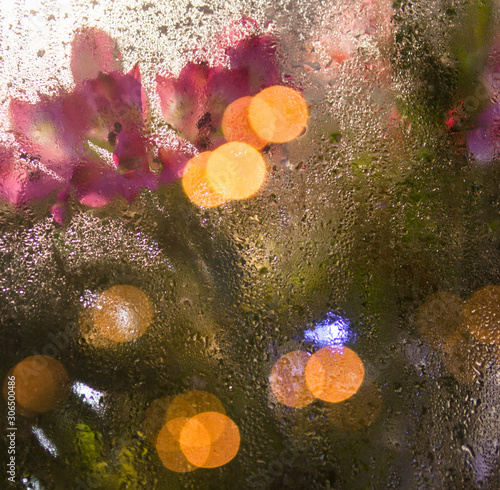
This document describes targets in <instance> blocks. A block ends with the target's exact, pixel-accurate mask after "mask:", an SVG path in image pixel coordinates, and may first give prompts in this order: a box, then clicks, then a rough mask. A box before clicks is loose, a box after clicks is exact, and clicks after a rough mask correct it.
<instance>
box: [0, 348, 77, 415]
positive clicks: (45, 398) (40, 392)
mask: <svg viewBox="0 0 500 490" xmlns="http://www.w3.org/2000/svg"><path fill="white" fill-rule="evenodd" d="M10 375H12V376H14V377H15V381H16V385H15V397H16V403H18V404H19V406H20V407H21V408H22V409H25V412H23V410H21V411H20V412H21V413H23V414H26V415H34V414H36V413H41V412H47V411H49V410H54V409H55V408H57V406H58V405H60V404H61V403H62V402H63V401H64V400H65V399H66V397H67V396H68V394H69V377H68V373H67V372H66V369H65V368H64V366H63V365H62V364H61V363H60V362H59V361H58V360H56V359H54V358H52V357H48V356H42V355H36V356H30V357H27V358H26V359H24V360H22V361H21V362H20V363H18V364H16V366H15V367H14V368H13V369H12V370H11V371H10V372H9V374H8V375H7V377H6V378H5V382H4V386H3V394H4V397H6V394H7V381H8V376H10Z"/></svg>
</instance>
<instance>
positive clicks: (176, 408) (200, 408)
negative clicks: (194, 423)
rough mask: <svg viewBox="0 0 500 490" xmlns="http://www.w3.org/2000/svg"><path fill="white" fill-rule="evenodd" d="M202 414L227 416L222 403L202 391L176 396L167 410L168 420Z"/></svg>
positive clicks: (187, 392)
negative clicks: (213, 413) (212, 413)
mask: <svg viewBox="0 0 500 490" xmlns="http://www.w3.org/2000/svg"><path fill="white" fill-rule="evenodd" d="M202 412H218V413H222V414H225V413H226V411H225V410H224V406H223V405H222V402H221V401H220V400H219V399H218V398H217V397H216V396H215V395H212V393H209V392H208V391H202V390H192V391H186V392H185V393H182V394H180V395H178V396H176V397H175V398H174V399H173V400H172V402H171V403H170V405H169V406H168V408H167V414H166V420H167V421H168V420H172V419H175V418H178V417H187V418H191V417H194V416H195V415H198V414H199V413H202Z"/></svg>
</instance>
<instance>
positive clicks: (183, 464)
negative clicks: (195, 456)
mask: <svg viewBox="0 0 500 490" xmlns="http://www.w3.org/2000/svg"><path fill="white" fill-rule="evenodd" d="M188 421H189V418H187V417H178V418H175V419H172V420H169V421H168V422H167V423H166V424H165V425H164V426H163V428H162V429H161V430H160V432H159V434H158V438H157V439H156V451H157V452H158V456H159V457H160V459H161V462H162V463H163V465H164V466H165V467H166V468H168V469H169V470H172V471H175V472H177V473H187V472H188V471H193V470H195V469H196V468H197V466H195V465H193V464H192V463H190V462H189V461H188V460H187V458H186V456H185V455H184V453H183V452H182V450H181V446H180V443H179V440H180V436H181V432H182V429H183V428H184V426H185V425H186V423H187V422H188Z"/></svg>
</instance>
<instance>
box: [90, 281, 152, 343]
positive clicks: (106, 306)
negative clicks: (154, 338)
mask: <svg viewBox="0 0 500 490" xmlns="http://www.w3.org/2000/svg"><path fill="white" fill-rule="evenodd" d="M152 320H153V306H152V304H151V301H150V299H149V298H148V296H147V295H146V294H145V293H144V292H142V291H141V290H140V289H138V288H136V287H134V286H128V285H123V284H121V285H117V286H113V287H111V288H109V289H107V290H106V291H103V292H102V293H101V294H100V295H99V297H98V299H97V303H96V305H95V306H94V308H93V327H94V328H93V330H94V331H93V332H92V333H91V335H89V336H88V337H89V339H91V340H92V337H93V336H95V337H96V339H97V340H96V342H99V337H104V338H105V339H108V340H111V341H113V342H130V341H132V340H135V339H137V338H139V337H140V336H141V335H143V334H144V333H145V332H146V330H147V329H148V327H149V325H150V324H151V322H152Z"/></svg>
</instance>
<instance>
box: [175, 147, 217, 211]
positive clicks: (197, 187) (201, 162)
mask: <svg viewBox="0 0 500 490" xmlns="http://www.w3.org/2000/svg"><path fill="white" fill-rule="evenodd" d="M211 153H212V152H210V151H204V152H202V153H199V154H198V155H196V156H194V157H193V158H191V160H189V162H188V163H187V165H186V168H185V169H184V173H183V175H182V187H183V189H184V192H185V193H186V195H187V196H188V197H189V200H190V201H191V202H193V203H194V204H196V205H197V206H201V207H203V208H213V207H216V206H220V205H221V204H224V203H225V202H226V199H225V198H224V197H222V196H221V195H220V194H217V193H216V192H215V191H214V189H213V188H212V186H211V185H210V184H209V183H208V180H207V162H208V158H209V156H210V155H211Z"/></svg>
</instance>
